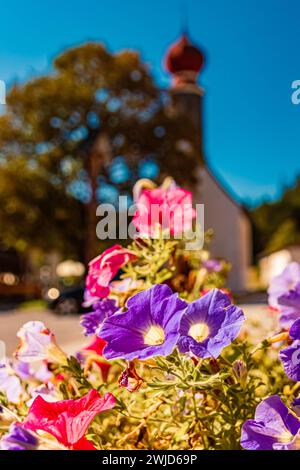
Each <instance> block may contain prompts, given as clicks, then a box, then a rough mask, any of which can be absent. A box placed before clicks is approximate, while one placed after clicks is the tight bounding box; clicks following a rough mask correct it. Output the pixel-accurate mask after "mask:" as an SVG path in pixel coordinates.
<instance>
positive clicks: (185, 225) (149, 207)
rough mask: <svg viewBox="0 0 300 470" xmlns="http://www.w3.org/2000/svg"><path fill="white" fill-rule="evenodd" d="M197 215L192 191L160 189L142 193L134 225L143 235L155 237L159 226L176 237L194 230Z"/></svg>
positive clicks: (138, 201)
mask: <svg viewBox="0 0 300 470" xmlns="http://www.w3.org/2000/svg"><path fill="white" fill-rule="evenodd" d="M195 215H196V213H195V210H194V209H193V207H192V193H191V192H190V191H186V190H185V189H182V188H178V187H176V186H175V187H174V186H171V187H169V188H168V189H164V188H162V187H160V188H155V189H150V190H149V189H145V190H143V191H142V193H141V195H140V196H139V198H138V200H137V211H136V213H135V215H134V218H133V223H134V225H135V227H136V229H137V230H138V231H139V232H140V234H141V235H146V236H153V235H154V234H155V233H156V230H157V229H156V228H157V226H158V225H159V226H160V227H161V228H162V229H163V230H167V231H168V233H169V234H170V235H176V234H180V233H183V232H187V231H189V230H190V229H191V228H192V222H193V219H194V218H195Z"/></svg>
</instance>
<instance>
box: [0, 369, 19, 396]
mask: <svg viewBox="0 0 300 470" xmlns="http://www.w3.org/2000/svg"><path fill="white" fill-rule="evenodd" d="M0 392H2V393H4V394H5V395H6V396H7V398H8V401H10V402H11V403H19V402H20V398H21V394H22V385H21V381H20V379H19V377H17V376H16V375H15V374H14V372H13V370H12V369H11V368H10V366H9V364H8V363H7V362H5V363H2V364H0Z"/></svg>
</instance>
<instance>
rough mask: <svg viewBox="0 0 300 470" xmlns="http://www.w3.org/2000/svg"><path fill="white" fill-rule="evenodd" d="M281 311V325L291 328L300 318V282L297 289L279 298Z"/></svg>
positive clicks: (296, 286)
mask: <svg viewBox="0 0 300 470" xmlns="http://www.w3.org/2000/svg"><path fill="white" fill-rule="evenodd" d="M278 305H279V309H280V323H281V324H282V326H283V327H286V328H289V327H290V326H291V324H292V323H293V322H294V321H295V320H297V319H298V318H300V282H298V283H297V284H296V285H295V287H294V288H293V289H291V290H289V291H287V292H285V293H284V294H282V295H281V296H280V297H278Z"/></svg>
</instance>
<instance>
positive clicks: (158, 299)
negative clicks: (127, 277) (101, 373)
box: [99, 284, 187, 360]
mask: <svg viewBox="0 0 300 470" xmlns="http://www.w3.org/2000/svg"><path fill="white" fill-rule="evenodd" d="M186 307H187V304H186V302H184V301H183V300H181V299H180V298H179V297H178V294H174V293H173V292H172V290H171V289H170V288H169V287H168V286H166V285H162V284H157V285H155V286H154V287H151V288H150V289H147V290H145V291H143V292H139V293H138V294H136V295H134V296H133V297H131V298H130V299H129V300H128V301H127V311H126V312H123V313H117V314H115V315H113V316H111V317H109V318H107V319H106V320H105V322H104V323H103V326H102V328H101V329H100V331H99V336H100V337H101V338H102V339H104V340H105V341H107V345H106V346H105V348H104V351H103V354H104V357H106V359H113V358H123V359H127V360H133V359H135V358H139V359H146V358H148V357H152V356H160V355H163V356H167V355H169V354H171V352H172V351H173V349H174V347H175V345H176V343H177V341H178V337H179V333H178V327H179V322H180V318H181V316H182V314H183V312H184V310H185V308H186Z"/></svg>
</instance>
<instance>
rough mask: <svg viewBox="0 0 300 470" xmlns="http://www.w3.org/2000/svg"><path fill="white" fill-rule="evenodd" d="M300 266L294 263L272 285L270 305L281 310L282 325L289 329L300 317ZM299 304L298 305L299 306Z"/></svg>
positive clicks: (273, 280) (270, 288)
mask: <svg viewBox="0 0 300 470" xmlns="http://www.w3.org/2000/svg"><path fill="white" fill-rule="evenodd" d="M299 287H300V264H299V263H296V262H292V263H290V264H288V265H287V266H286V268H285V269H284V270H283V271H282V273H281V274H279V275H278V276H275V277H274V278H273V279H272V280H271V283H270V286H269V289H268V294H269V299H268V301H269V305H270V306H271V307H273V308H276V309H277V310H279V313H280V318H279V320H280V324H281V325H282V326H283V327H284V328H289V327H290V326H291V325H292V324H293V322H294V321H295V320H297V319H298V318H299V317H300V308H299V303H298V302H296V303H295V301H296V300H297V298H298V299H299V297H298V295H299ZM297 304H298V305H297Z"/></svg>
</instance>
